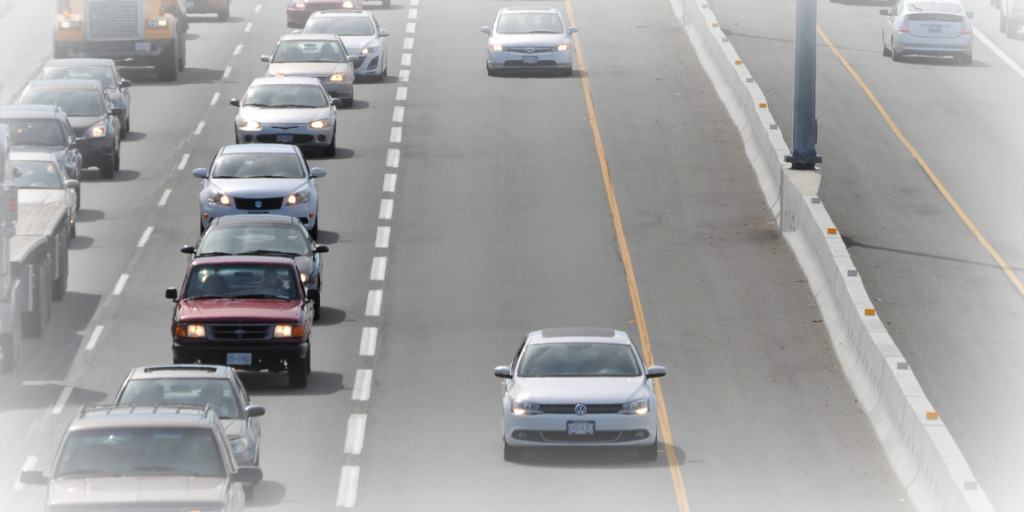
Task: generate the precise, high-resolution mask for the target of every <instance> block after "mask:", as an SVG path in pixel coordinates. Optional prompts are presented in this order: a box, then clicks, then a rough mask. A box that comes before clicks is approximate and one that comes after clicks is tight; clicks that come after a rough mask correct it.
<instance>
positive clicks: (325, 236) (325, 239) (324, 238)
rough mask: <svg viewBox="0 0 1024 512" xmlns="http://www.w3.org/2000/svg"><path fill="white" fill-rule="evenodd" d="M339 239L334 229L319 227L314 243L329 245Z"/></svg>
mask: <svg viewBox="0 0 1024 512" xmlns="http://www.w3.org/2000/svg"><path fill="white" fill-rule="evenodd" d="M340 240H341V236H340V235H338V234H337V233H335V232H334V231H327V230H326V229H321V230H320V233H319V234H318V235H317V240H316V243H318V244H320V245H330V244H336V243H338V241H340Z"/></svg>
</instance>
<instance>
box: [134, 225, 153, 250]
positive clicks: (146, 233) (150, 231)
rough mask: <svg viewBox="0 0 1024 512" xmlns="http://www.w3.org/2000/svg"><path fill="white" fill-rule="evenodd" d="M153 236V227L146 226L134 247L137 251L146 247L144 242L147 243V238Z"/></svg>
mask: <svg viewBox="0 0 1024 512" xmlns="http://www.w3.org/2000/svg"><path fill="white" fill-rule="evenodd" d="M152 235H153V226H146V230H145V231H143V232H142V236H141V237H139V243H138V244H137V245H136V247H138V248H139V249H141V248H143V247H145V246H146V242H148V241H149V237H150V236H152Z"/></svg>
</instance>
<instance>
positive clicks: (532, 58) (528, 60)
mask: <svg viewBox="0 0 1024 512" xmlns="http://www.w3.org/2000/svg"><path fill="white" fill-rule="evenodd" d="M536 63H537V56H536V55H527V56H525V57H523V64H536Z"/></svg>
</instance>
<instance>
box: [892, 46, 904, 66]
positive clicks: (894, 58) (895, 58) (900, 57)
mask: <svg viewBox="0 0 1024 512" xmlns="http://www.w3.org/2000/svg"><path fill="white" fill-rule="evenodd" d="M889 48H890V50H889V53H890V54H891V55H892V61H893V62H900V61H902V60H903V54H901V53H900V52H898V51H896V44H895V43H891V44H890V46H889Z"/></svg>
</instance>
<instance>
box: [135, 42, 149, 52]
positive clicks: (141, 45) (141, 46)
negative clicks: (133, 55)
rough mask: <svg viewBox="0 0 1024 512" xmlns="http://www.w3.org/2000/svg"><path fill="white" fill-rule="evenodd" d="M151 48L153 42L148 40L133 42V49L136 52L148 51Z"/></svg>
mask: <svg viewBox="0 0 1024 512" xmlns="http://www.w3.org/2000/svg"><path fill="white" fill-rule="evenodd" d="M152 49H153V44H152V43H150V42H149V41H142V42H137V43H135V51H137V52H148V51H150V50H152Z"/></svg>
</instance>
